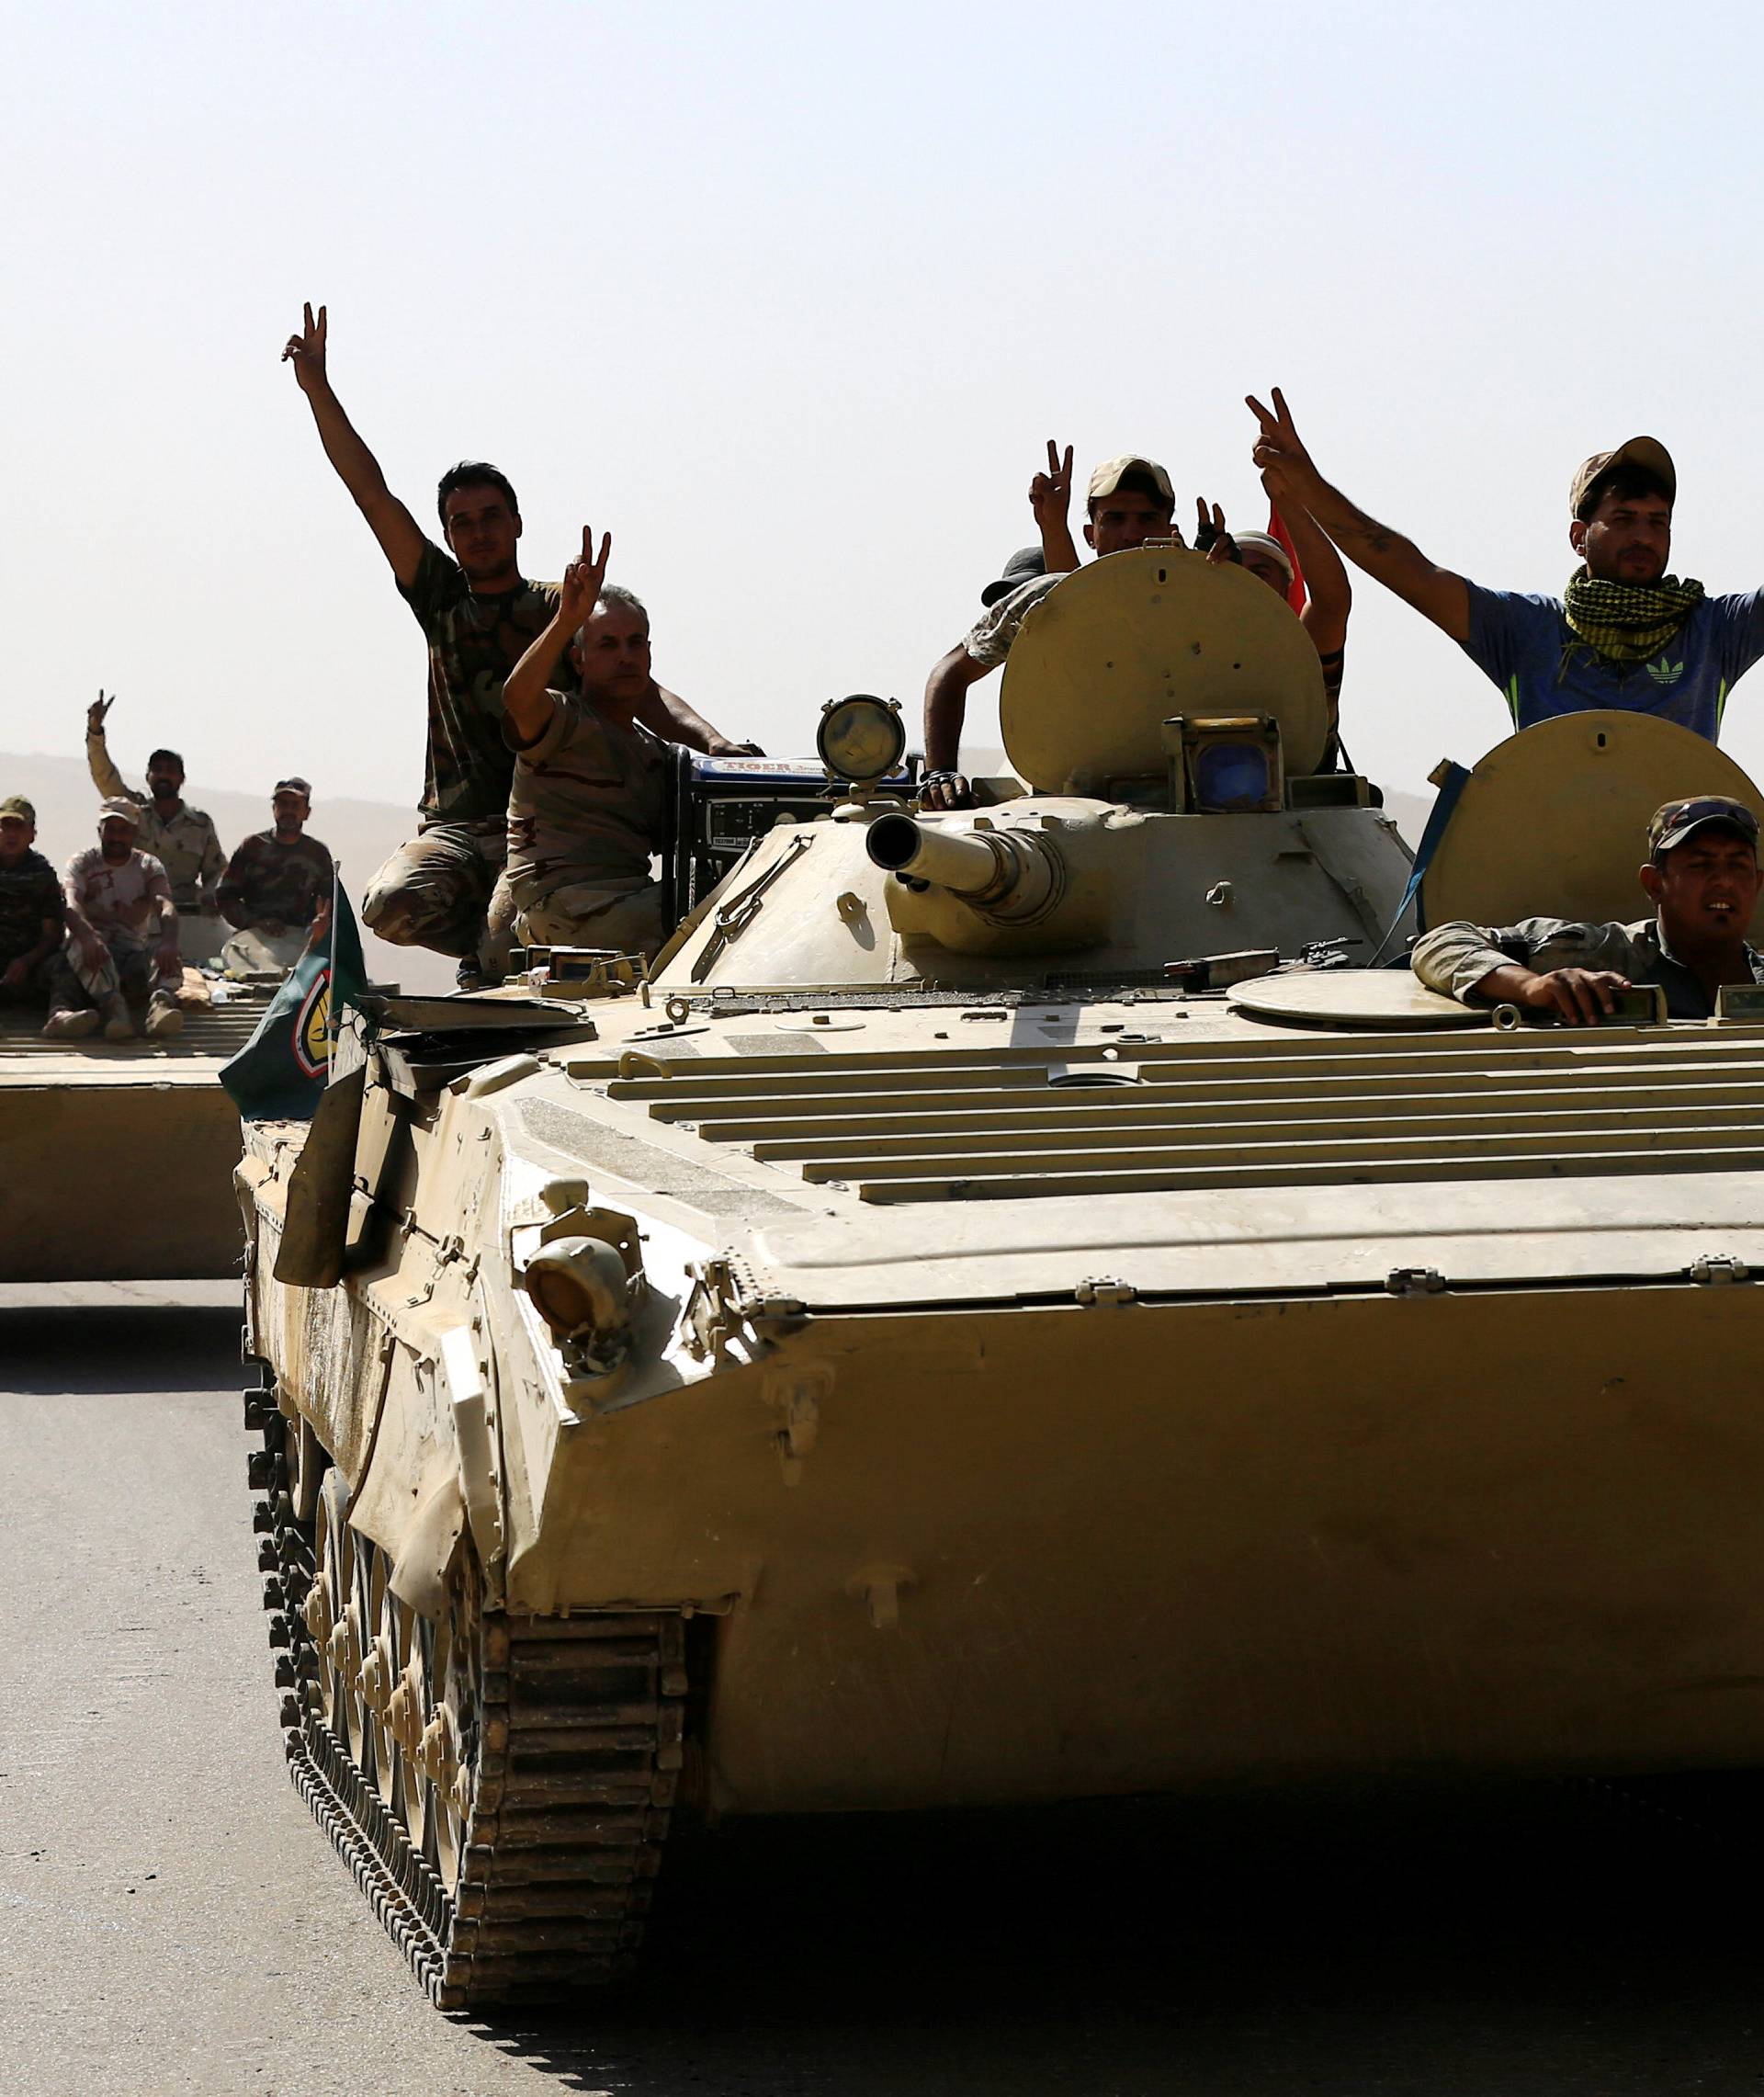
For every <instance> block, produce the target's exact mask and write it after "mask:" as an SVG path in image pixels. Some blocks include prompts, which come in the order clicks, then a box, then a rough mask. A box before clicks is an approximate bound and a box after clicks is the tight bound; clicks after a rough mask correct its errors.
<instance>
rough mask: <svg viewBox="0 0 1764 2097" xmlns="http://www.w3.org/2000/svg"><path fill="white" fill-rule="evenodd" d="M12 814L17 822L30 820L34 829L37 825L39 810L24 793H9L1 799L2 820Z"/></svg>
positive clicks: (0, 812)
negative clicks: (33, 806) (32, 805)
mask: <svg viewBox="0 0 1764 2097" xmlns="http://www.w3.org/2000/svg"><path fill="white" fill-rule="evenodd" d="M8 816H11V817H12V818H13V819H14V820H15V821H16V822H28V823H29V824H30V826H31V827H32V829H33V830H34V829H35V828H36V826H37V810H35V809H34V808H32V807H31V805H30V803H29V802H28V800H27V799H25V797H24V796H23V795H22V794H8V795H7V796H6V799H5V800H3V801H0V822H5V821H6V818H7V817H8Z"/></svg>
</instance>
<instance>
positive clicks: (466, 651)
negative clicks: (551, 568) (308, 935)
mask: <svg viewBox="0 0 1764 2097" xmlns="http://www.w3.org/2000/svg"><path fill="white" fill-rule="evenodd" d="M327 337H328V328H327V322H326V316H325V310H324V308H323V307H322V306H321V307H320V308H319V311H318V317H317V319H316V320H315V319H314V318H313V314H312V309H311V306H308V307H307V308H306V309H305V323H304V325H303V327H302V328H301V330H300V333H299V334H294V335H290V336H289V337H288V345H287V347H286V348H285V349H284V350H283V352H282V356H283V357H284V359H285V360H286V361H288V362H290V363H291V364H292V365H293V367H294V378H295V382H296V383H297V384H298V385H299V387H300V391H301V392H303V393H304V394H305V395H306V398H307V404H308V406H309V407H310V408H311V411H312V419H313V422H314V423H315V424H316V425H317V426H318V432H319V441H320V443H321V444H322V446H323V447H324V454H325V457H326V458H327V459H329V460H330V461H331V464H332V465H333V467H334V468H335V470H336V473H337V477H338V479H339V480H341V481H342V482H343V484H344V486H345V488H347V490H348V491H349V493H350V494H351V496H352V497H353V498H354V499H355V503H356V508H358V509H359V510H360V512H361V514H362V516H364V517H365V518H366V519H367V521H368V528H369V529H370V530H371V531H372V532H373V535H374V537H375V538H377V539H378V540H379V549H380V551H381V552H382V553H383V554H384V555H385V556H386V559H387V560H388V561H389V562H390V564H391V570H392V579H393V581H394V582H395V583H396V584H398V589H399V595H401V596H402V597H403V599H404V601H405V602H406V603H407V604H408V605H409V606H410V607H411V609H412V611H413V613H414V614H415V615H416V619H417V623H418V624H419V625H420V626H421V627H422V629H423V634H424V640H426V641H427V643H428V651H429V729H428V758H427V765H426V767H425V772H424V783H423V800H422V805H421V808H420V810H419V815H418V825H419V834H418V835H417V836H415V837H413V839H412V840H411V841H410V842H409V843H408V844H401V845H400V846H399V848H398V850H397V851H396V852H394V853H393V854H392V856H391V857H390V859H388V860H387V862H386V864H385V865H384V866H383V867H380V869H379V872H378V873H377V874H375V875H374V877H373V878H372V879H371V880H370V881H369V882H368V886H367V889H366V890H365V892H364V894H363V896H362V904H361V918H362V923H363V924H366V925H368V927H369V928H370V930H372V931H373V932H375V933H377V934H378V935H379V937H380V938H381V939H388V940H390V941H391V942H392V943H393V945H395V946H427V947H429V948H431V949H432V950H434V951H435V952H437V953H441V954H450V955H453V956H455V957H457V958H459V959H460V961H461V964H462V965H461V969H460V979H461V980H462V981H468V980H474V979H475V977H476V975H477V972H478V965H479V963H480V961H482V962H483V963H484V964H485V965H486V966H488V967H490V968H492V969H494V967H495V966H496V965H497V963H498V961H499V960H500V958H501V953H502V951H503V949H504V948H505V947H506V944H507V931H508V928H507V926H506V925H505V924H501V923H499V922H498V921H497V920H496V919H495V918H494V917H493V916H492V917H491V918H490V919H489V921H488V923H487V922H486V912H487V910H488V908H489V906H490V905H491V904H492V901H493V900H494V899H495V898H496V897H498V896H499V895H500V896H501V897H502V898H503V900H504V901H505V897H506V891H505V890H497V889H496V886H495V884H496V877H497V875H498V873H499V872H500V870H501V868H502V866H503V841H504V824H505V821H506V811H507V808H508V795H509V784H510V776H511V773H512V770H513V766H512V763H511V760H510V756H509V752H508V748H507V745H506V743H505V742H504V741H503V720H502V713H503V680H504V679H505V678H506V677H507V675H508V674H509V671H510V670H511V669H512V668H513V667H514V664H515V660H516V658H517V657H518V656H519V654H520V653H521V652H522V650H524V649H526V647H528V646H529V645H530V644H531V642H532V640H533V639H534V636H535V635H537V633H538V632H539V631H540V629H542V627H543V626H544V624H545V622H546V620H547V619H548V618H549V616H550V614H551V612H552V609H553V608H554V606H555V604H556V601H557V584H554V583H534V582H530V581H528V580H527V578H526V576H524V575H523V574H522V573H521V571H520V563H519V554H520V538H521V513H520V504H518V502H517V501H516V500H515V490H514V488H513V486H512V485H511V484H510V482H509V480H508V478H507V476H506V475H505V474H503V473H501V472H499V471H498V470H497V469H496V468H495V467H494V466H492V465H490V464H488V463H487V462H486V461H484V460H482V459H476V460H469V461H466V460H462V461H461V462H460V464H458V466H455V467H453V468H452V469H451V470H449V471H447V473H445V474H443V475H442V477H441V484H440V487H439V489H438V490H437V493H436V507H437V510H438V512H439V515H440V520H441V536H442V538H445V539H446V541H447V552H445V553H444V552H443V551H442V550H441V549H440V548H439V547H438V546H436V545H435V544H434V543H433V542H432V541H431V540H430V539H428V538H426V537H425V536H424V532H423V530H422V527H420V526H419V525H418V524H417V521H416V519H415V518H414V517H413V516H412V515H411V513H410V511H409V510H408V509H407V508H406V507H405V506H404V504H402V503H401V502H400V500H399V499H398V497H397V496H396V495H394V494H393V493H392V492H391V491H390V488H388V486H387V485H386V477H385V475H384V474H383V473H382V472H381V471H380V469H379V461H378V460H377V459H375V457H374V455H373V453H372V452H371V451H369V450H368V447H367V445H366V444H364V443H363V442H362V440H361V438H360V437H359V436H357V435H356V430H355V428H354V426H353V425H352V424H351V423H350V421H349V418H348V416H347V415H346V414H345V413H344V411H343V407H342V404H341V402H339V401H338V399H337V396H336V394H335V393H334V391H332V388H331V380H330V377H329V373H328V371H327V368H326V354H327ZM554 674H555V675H556V677H557V679H558V681H559V682H560V684H562V685H564V686H571V688H573V686H574V682H575V680H574V673H573V672H572V671H571V668H570V665H569V664H568V663H561V664H560V665H559V667H558V668H557V670H556V671H555V673H554ZM637 710H638V713H639V716H640V717H641V718H642V719H643V720H644V721H645V722H646V723H647V724H648V725H649V726H650V728H651V729H653V730H655V731H657V732H658V733H665V734H666V735H668V736H670V737H672V738H673V739H674V740H675V741H677V742H684V743H687V744H689V745H690V746H691V747H692V748H693V749H695V750H703V751H706V752H708V753H709V754H710V755H712V756H734V755H738V754H742V753H755V752H756V745H754V744H753V743H751V742H740V743H738V742H730V741H729V739H728V737H726V736H724V735H722V734H721V733H719V732H718V730H716V729H715V728H713V727H712V726H711V724H710V723H709V722H708V721H707V720H704V719H703V718H702V717H701V716H700V715H698V714H696V713H695V712H694V711H693V709H692V708H691V707H689V706H688V705H687V704H686V702H685V701H684V699H683V698H681V697H679V696H678V694H676V693H673V692H670V691H669V690H668V689H667V688H666V686H662V685H659V684H657V683H656V682H655V680H654V678H653V677H651V678H650V681H649V683H648V685H647V686H646V687H645V689H644V693H643V697H642V700H641V703H640V704H639V707H638V709H637Z"/></svg>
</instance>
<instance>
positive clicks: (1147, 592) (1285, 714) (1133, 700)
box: [999, 546, 1329, 793]
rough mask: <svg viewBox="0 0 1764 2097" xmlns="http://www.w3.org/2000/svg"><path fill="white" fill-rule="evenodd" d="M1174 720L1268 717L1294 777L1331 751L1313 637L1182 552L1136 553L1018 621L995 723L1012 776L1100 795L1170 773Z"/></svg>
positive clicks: (1072, 579)
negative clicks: (1117, 783)
mask: <svg viewBox="0 0 1764 2097" xmlns="http://www.w3.org/2000/svg"><path fill="white" fill-rule="evenodd" d="M1172 714H1183V715H1187V716H1188V717H1190V718H1191V719H1192V718H1193V717H1195V716H1221V715H1232V714H1272V716H1273V717H1274V719H1275V720H1277V721H1278V722H1279V723H1280V739H1281V749H1282V752H1283V756H1284V760H1285V767H1286V770H1287V772H1288V773H1289V774H1297V773H1304V772H1312V771H1315V770H1316V768H1317V765H1319V764H1320V763H1321V762H1322V758H1323V751H1324V747H1325V745H1326V744H1327V742H1328V741H1329V704H1328V701H1327V700H1326V698H1325V697H1324V692H1323V672H1322V668H1321V666H1320V664H1319V663H1318V662H1317V650H1316V649H1315V648H1314V647H1313V646H1312V645H1311V641H1310V637H1309V636H1308V635H1307V634H1306V631H1305V629H1304V628H1303V627H1302V626H1301V625H1300V624H1299V622H1298V621H1297V619H1295V618H1294V617H1293V613H1292V610H1291V607H1290V606H1287V605H1284V604H1283V603H1282V601H1281V600H1280V599H1279V598H1278V597H1277V596H1275V595H1274V593H1273V592H1272V590H1271V589H1270V588H1269V587H1268V585H1267V584H1265V583H1261V582H1258V581H1257V580H1256V578H1255V577H1254V576H1253V575H1251V574H1250V572H1248V570H1246V569H1242V568H1238V567H1236V566H1233V565H1228V564H1227V565H1226V566H1222V567H1213V566H1210V565H1209V564H1208V562H1207V561H1205V560H1204V558H1203V557H1202V556H1201V555H1200V554H1198V553H1190V552H1188V551H1187V550H1185V549H1184V548H1182V547H1180V546H1141V547H1136V548H1134V549H1133V550H1131V551H1130V552H1126V553H1111V554H1109V555H1108V556H1107V557H1106V558H1105V559H1103V560H1101V561H1094V562H1092V563H1091V566H1089V567H1088V568H1080V570H1079V571H1078V572H1077V573H1076V574H1073V575H1069V576H1067V577H1066V579H1065V580H1064V581H1063V582H1062V583H1060V584H1057V586H1056V587H1055V588H1054V589H1052V590H1050V591H1049V592H1048V594H1047V595H1046V597H1044V598H1043V599H1042V601H1041V602H1040V603H1039V604H1038V605H1035V606H1033V607H1032V608H1031V609H1030V611H1029V613H1028V615H1027V617H1026V618H1024V620H1023V630H1022V632H1021V633H1019V634H1018V636H1017V639H1016V642H1015V645H1014V646H1013V647H1012V651H1011V654H1010V658H1009V660H1008V661H1007V662H1006V663H1005V668H1004V686H1003V689H1002V691H1001V693H1000V695H999V724H1000V728H1001V731H1002V733H1003V736H1004V747H1005V751H1006V753H1007V754H1008V755H1009V757H1010V759H1011V764H1012V768H1013V769H1014V770H1015V771H1016V772H1017V773H1018V774H1019V776H1021V777H1023V779H1025V780H1027V781H1028V783H1029V784H1030V786H1031V787H1032V788H1035V790H1037V791H1039V792H1042V793H1061V792H1066V791H1072V790H1078V791H1083V790H1085V788H1084V787H1082V786H1080V785H1079V784H1078V782H1080V781H1083V782H1085V783H1086V784H1087V785H1088V786H1089V787H1090V788H1091V790H1097V789H1100V788H1102V786H1103V782H1104V781H1106V780H1109V779H1125V778H1144V777H1147V776H1155V775H1158V774H1160V773H1161V772H1162V771H1163V769H1164V765H1165V756H1164V745H1163V737H1162V734H1161V729H1162V724H1163V723H1164V722H1165V721H1166V720H1169V719H1170V716H1171V715H1172Z"/></svg>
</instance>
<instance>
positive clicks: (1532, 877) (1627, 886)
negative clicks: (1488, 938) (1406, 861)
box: [1421, 710, 1764, 937]
mask: <svg viewBox="0 0 1764 2097" xmlns="http://www.w3.org/2000/svg"><path fill="white" fill-rule="evenodd" d="M1692 794H1724V795H1727V796H1729V797H1730V798H1731V799H1734V800H1739V801H1744V802H1745V803H1746V805H1747V807H1748V808H1751V809H1754V810H1758V809H1760V808H1764V801H1761V800H1760V797H1759V794H1758V788H1756V787H1755V786H1754V785H1753V784H1752V782H1751V780H1750V779H1749V778H1747V776H1746V774H1745V773H1744V772H1743V771H1742V770H1741V769H1740V767H1739V766H1738V765H1736V764H1735V762H1734V760H1733V759H1732V758H1731V757H1729V756H1727V755H1726V754H1725V753H1724V752H1723V751H1721V750H1720V749H1718V748H1717V747H1716V746H1715V745H1714V744H1713V742H1709V741H1707V740H1706V738H1704V737H1702V736H1701V735H1694V734H1692V733H1691V731H1690V730H1689V729H1688V728H1680V727H1679V725H1678V724H1677V722H1676V721H1669V720H1661V719H1660V718H1659V717H1658V716H1657V715H1656V714H1636V713H1618V712H1614V711H1602V710H1601V711H1594V712H1588V713H1575V714H1562V715H1559V716H1558V717H1557V718H1556V719H1555V720H1546V721H1540V722H1539V723H1538V725H1537V726H1536V727H1535V728H1528V729H1526V730H1524V731H1522V732H1521V733H1520V734H1518V735H1510V736H1509V737H1508V738H1507V740H1506V741H1505V742H1498V743H1497V744H1496V745H1495V747H1494V748H1493V749H1492V750H1491V751H1490V752H1489V753H1488V754H1487V756H1486V757H1485V758H1483V760H1482V761H1481V763H1480V764H1479V765H1476V769H1475V770H1474V771H1473V772H1472V773H1471V774H1470V776H1469V779H1468V780H1467V782H1466V783H1465V785H1464V790H1463V792H1462V794H1461V796H1460V798H1459V800H1458V805H1457V807H1456V808H1455V809H1453V811H1452V820H1451V822H1449V823H1448V824H1447V825H1446V831H1445V835H1444V836H1443V837H1442V838H1441V840H1440V843H1439V846H1438V849H1437V850H1436V851H1435V853H1434V855H1433V860H1432V864H1431V865H1430V867H1428V869H1427V874H1426V878H1424V879H1423V881H1422V883H1421V902H1422V907H1423V910H1424V912H1425V913H1426V922H1427V923H1428V924H1450V923H1452V922H1453V920H1456V919H1466V920H1467V921H1468V922H1469V923H1470V924H1516V923H1517V922H1518V921H1519V920H1520V919H1521V918H1522V917H1562V918H1570V919H1574V920H1576V921H1579V922H1588V923H1592V924H1602V923H1605V922H1606V921H1608V920H1612V919H1614V920H1616V921H1617V922H1619V923H1621V924H1629V923H1632V922H1633V921H1634V919H1636V918H1638V917H1645V915H1646V914H1647V911H1648V904H1647V899H1646V897H1645V895H1644V894H1643V893H1642V888H1641V884H1640V882H1639V881H1638V880H1637V879H1636V878H1635V876H1636V869H1637V867H1640V866H1641V864H1642V862H1643V860H1644V859H1645V857H1646V856H1647V842H1646V837H1647V821H1648V818H1649V817H1650V816H1651V815H1652V814H1653V813H1654V810H1656V809H1657V808H1658V807H1659V806H1660V805H1661V803H1662V802H1664V801H1670V800H1677V799H1680V798H1682V797H1688V796H1690V795H1692ZM1752 928H1753V936H1754V937H1756V936H1757V935H1758V918H1757V917H1756V916H1755V917H1754V918H1753V921H1752Z"/></svg>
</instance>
